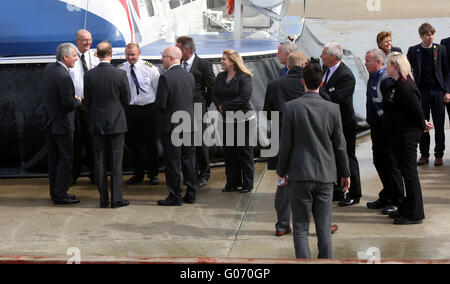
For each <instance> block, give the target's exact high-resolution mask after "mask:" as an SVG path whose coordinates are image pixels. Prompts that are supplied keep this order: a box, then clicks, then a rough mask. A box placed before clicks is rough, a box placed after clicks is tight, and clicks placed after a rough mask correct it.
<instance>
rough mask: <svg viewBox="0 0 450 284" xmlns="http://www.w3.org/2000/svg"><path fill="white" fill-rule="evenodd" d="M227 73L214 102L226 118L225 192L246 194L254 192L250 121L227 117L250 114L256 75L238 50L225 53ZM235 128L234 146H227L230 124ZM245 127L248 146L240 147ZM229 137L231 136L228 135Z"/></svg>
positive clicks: (215, 91) (219, 77) (223, 61)
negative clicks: (235, 114) (240, 137)
mask: <svg viewBox="0 0 450 284" xmlns="http://www.w3.org/2000/svg"><path fill="white" fill-rule="evenodd" d="M220 63H221V65H222V70H223V72H220V73H219V74H218V75H217V77H216V80H215V83H214V88H213V92H212V100H213V102H214V104H215V105H216V107H217V109H218V110H219V112H220V113H221V114H222V115H223V116H224V121H225V123H224V127H223V130H224V132H223V133H224V135H223V141H224V143H223V151H224V157H225V174H226V176H227V183H226V185H225V188H224V189H223V190H222V191H223V192H230V191H237V190H238V188H239V187H242V188H241V190H240V192H241V193H246V192H250V191H251V190H252V189H253V178H254V164H253V147H252V146H250V145H249V141H248V137H249V131H250V130H249V126H250V124H249V120H251V119H252V117H248V116H246V119H244V120H239V119H232V120H231V121H229V120H228V121H227V119H226V118H225V117H226V115H227V114H232V113H236V112H238V111H242V112H243V113H244V114H246V113H247V114H248V113H249V112H251V111H252V107H251V106H250V98H251V96H252V76H253V74H252V72H251V71H250V70H249V69H247V67H246V66H245V65H244V61H243V60H242V57H241V56H240V55H239V53H237V52H236V51H234V50H230V49H227V50H225V51H224V52H223V55H222V59H221V61H220ZM229 123H232V124H234V125H233V126H234V141H232V142H234V143H233V145H226V144H227V143H226V141H227V140H226V136H227V135H226V128H227V127H226V124H229ZM244 125H245V146H237V145H238V143H237V138H238V137H237V133H238V131H237V128H238V126H239V127H242V126H244ZM228 135H229V134H228Z"/></svg>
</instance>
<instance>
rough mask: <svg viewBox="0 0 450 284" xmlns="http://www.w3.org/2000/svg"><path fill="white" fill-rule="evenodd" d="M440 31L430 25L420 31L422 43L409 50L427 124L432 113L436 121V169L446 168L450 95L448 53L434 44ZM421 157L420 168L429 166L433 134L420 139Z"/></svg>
mask: <svg viewBox="0 0 450 284" xmlns="http://www.w3.org/2000/svg"><path fill="white" fill-rule="evenodd" d="M435 32H436V30H435V29H434V28H433V26H431V25H430V24H429V23H424V24H422V25H421V26H420V27H419V35H420V39H421V40H422V42H421V43H420V44H418V45H415V46H411V47H410V48H409V49H408V54H407V57H408V60H409V63H411V68H412V69H413V75H414V80H415V82H416V85H417V87H419V90H420V93H421V95H422V109H423V113H424V114H425V120H427V121H429V120H430V111H431V115H432V117H433V124H434V129H435V133H434V138H435V142H436V146H435V147H434V157H435V160H434V165H435V166H442V165H443V161H442V157H443V156H444V150H445V133H444V124H445V107H444V98H445V97H448V96H449V95H450V71H449V68H448V66H447V64H448V59H447V54H446V49H445V47H444V46H442V45H440V44H436V43H433V41H434V33H435ZM419 148H420V154H421V157H420V158H419V160H418V161H417V164H418V165H425V164H428V162H429V161H428V159H429V157H430V134H429V133H428V132H426V133H423V134H422V138H421V139H420V144H419Z"/></svg>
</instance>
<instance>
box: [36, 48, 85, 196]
mask: <svg viewBox="0 0 450 284" xmlns="http://www.w3.org/2000/svg"><path fill="white" fill-rule="evenodd" d="M56 60H57V62H55V63H50V64H48V65H47V66H46V67H45V70H44V76H43V79H42V91H43V94H44V106H45V109H46V112H47V116H48V121H47V123H46V125H45V130H46V133H47V150H48V173H49V180H50V196H51V199H52V201H53V202H54V203H55V204H75V203H78V202H80V200H78V199H77V198H76V197H75V195H71V194H68V193H67V191H68V190H69V187H70V182H71V178H72V163H73V133H74V130H75V126H74V110H75V108H76V107H77V106H79V105H80V104H81V99H80V98H79V97H75V88H74V86H73V83H72V79H71V77H70V74H69V68H72V67H73V66H74V64H75V62H76V61H77V51H76V47H75V46H74V45H73V44H71V43H63V44H61V45H59V46H58V49H57V51H56Z"/></svg>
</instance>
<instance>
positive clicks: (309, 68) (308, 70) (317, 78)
mask: <svg viewBox="0 0 450 284" xmlns="http://www.w3.org/2000/svg"><path fill="white" fill-rule="evenodd" d="M322 79H323V71H322V67H321V66H320V61H319V59H317V58H314V57H311V59H309V60H308V63H306V66H305V68H304V69H303V80H304V81H305V85H306V87H307V88H308V89H309V90H316V89H318V88H319V87H320V84H321V83H322Z"/></svg>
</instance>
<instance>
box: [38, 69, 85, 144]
mask: <svg viewBox="0 0 450 284" xmlns="http://www.w3.org/2000/svg"><path fill="white" fill-rule="evenodd" d="M42 91H43V93H44V105H45V109H46V112H47V116H48V122H47V125H48V126H49V127H50V131H51V133H52V134H56V135H67V134H69V133H73V132H74V130H75V125H74V119H75V113H74V110H75V107H77V106H79V105H80V101H78V100H77V99H75V87H74V86H73V82H72V78H71V77H70V73H69V71H67V70H66V69H65V68H64V66H62V65H61V64H60V63H58V62H55V63H50V64H48V65H47V66H46V67H45V70H44V77H43V79H42Z"/></svg>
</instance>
